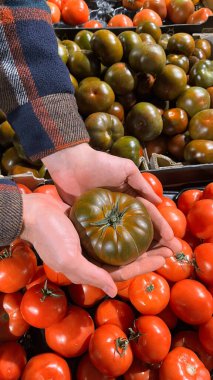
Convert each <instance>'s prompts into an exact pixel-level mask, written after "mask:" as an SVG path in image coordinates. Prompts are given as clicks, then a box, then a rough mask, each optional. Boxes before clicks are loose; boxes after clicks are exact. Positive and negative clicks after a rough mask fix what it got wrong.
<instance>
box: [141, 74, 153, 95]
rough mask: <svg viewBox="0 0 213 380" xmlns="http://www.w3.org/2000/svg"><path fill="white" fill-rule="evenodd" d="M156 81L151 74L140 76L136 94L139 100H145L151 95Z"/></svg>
mask: <svg viewBox="0 0 213 380" xmlns="http://www.w3.org/2000/svg"><path fill="white" fill-rule="evenodd" d="M154 81H155V78H154V76H153V75H151V74H138V76H137V87H136V94H137V97H138V98H139V99H141V100H145V98H146V97H147V96H149V95H150V94H151V89H152V86H153V84H154Z"/></svg>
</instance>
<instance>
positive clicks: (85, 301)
mask: <svg viewBox="0 0 213 380" xmlns="http://www.w3.org/2000/svg"><path fill="white" fill-rule="evenodd" d="M68 291H69V294H70V298H71V300H72V301H73V302H74V303H75V304H76V305H78V306H81V307H92V306H94V305H95V304H96V303H98V302H99V301H100V300H101V299H103V298H104V297H105V296H106V294H105V293H104V292H103V290H101V289H99V288H96V287H95V286H92V285H81V284H72V285H70V286H69V288H68Z"/></svg>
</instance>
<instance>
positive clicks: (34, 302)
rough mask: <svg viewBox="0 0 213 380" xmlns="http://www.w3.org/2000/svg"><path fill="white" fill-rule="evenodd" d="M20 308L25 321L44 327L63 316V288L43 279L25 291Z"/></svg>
mask: <svg viewBox="0 0 213 380" xmlns="http://www.w3.org/2000/svg"><path fill="white" fill-rule="evenodd" d="M20 310H21V313H22V316H23V318H24V319H25V321H26V322H27V323H29V324H30V325H31V326H34V327H37V328H40V329H44V328H45V327H48V326H50V325H52V324H53V323H57V322H58V321H60V320H61V319H62V318H63V317H64V316H65V314H66V311H67V299H66V296H65V294H64V292H63V290H61V289H60V288H59V287H58V286H56V285H55V284H51V283H48V282H47V281H45V283H42V284H37V285H34V286H32V287H31V288H30V289H28V290H27V291H26V293H25V294H24V296H23V298H22V301H21V307H20Z"/></svg>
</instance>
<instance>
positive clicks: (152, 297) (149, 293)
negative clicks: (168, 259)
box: [129, 272, 170, 315]
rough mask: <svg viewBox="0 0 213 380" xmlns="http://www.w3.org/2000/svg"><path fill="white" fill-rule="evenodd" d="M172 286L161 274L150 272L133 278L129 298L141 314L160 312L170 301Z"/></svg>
mask: <svg viewBox="0 0 213 380" xmlns="http://www.w3.org/2000/svg"><path fill="white" fill-rule="evenodd" d="M169 297H170V287H169V284H168V282H167V281H166V280H165V279H164V278H163V277H162V276H160V275H159V274H157V273H154V272H149V273H145V274H141V275H140V276H137V277H135V279H134V280H132V282H131V284H130V286H129V299H130V301H131V303H132V304H133V306H134V307H135V308H136V309H137V310H138V311H139V312H140V313H141V314H146V315H147V314H152V315H154V314H158V313H160V312H161V311H162V310H163V309H165V307H166V306H167V305H168V303H169Z"/></svg>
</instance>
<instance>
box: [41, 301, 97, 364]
mask: <svg viewBox="0 0 213 380" xmlns="http://www.w3.org/2000/svg"><path fill="white" fill-rule="evenodd" d="M93 332H94V323H93V320H92V318H91V316H90V315H89V313H88V312H87V311H86V310H84V309H82V308H80V307H78V306H71V307H70V308H69V310H68V314H67V315H66V316H65V317H64V318H63V319H62V320H60V321H59V322H58V323H55V324H52V325H51V326H50V327H48V328H46V329H45V338H46V342H47V344H48V346H49V347H50V348H51V349H52V350H53V351H55V352H57V353H58V354H60V355H62V356H64V357H65V358H73V357H76V356H80V355H82V354H83V353H84V352H86V350H87V349H88V346H89V341H90V337H91V335H92V333H93Z"/></svg>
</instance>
